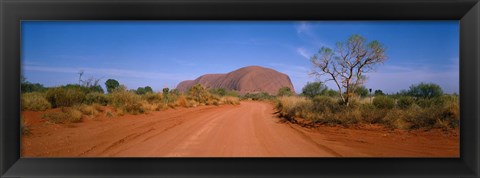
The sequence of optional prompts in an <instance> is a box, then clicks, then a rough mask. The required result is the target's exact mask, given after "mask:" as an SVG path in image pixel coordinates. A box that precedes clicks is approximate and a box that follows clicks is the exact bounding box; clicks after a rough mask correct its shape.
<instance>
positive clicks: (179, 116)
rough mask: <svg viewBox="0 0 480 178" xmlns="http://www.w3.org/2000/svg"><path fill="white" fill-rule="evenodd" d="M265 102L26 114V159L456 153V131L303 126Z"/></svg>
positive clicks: (23, 142) (442, 155)
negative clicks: (45, 116)
mask: <svg viewBox="0 0 480 178" xmlns="http://www.w3.org/2000/svg"><path fill="white" fill-rule="evenodd" d="M274 113H275V110H274V108H273V106H272V104H270V103H266V102H254V101H250V102H242V103H241V104H240V105H237V106H233V105H223V106H201V107H197V108H178V109H169V110H166V111H159V112H152V113H149V114H144V115H135V116H133V115H127V116H122V117H117V118H106V117H101V118H98V119H84V121H83V122H82V123H77V124H69V125H65V124H49V123H45V122H44V121H42V120H41V119H40V115H41V113H39V112H25V113H24V117H25V118H26V120H27V122H28V123H30V124H31V126H30V128H31V132H32V133H31V134H29V135H26V136H24V137H22V156H25V157H77V156H84V157H341V156H346V157H370V156H377V157H378V156H381V157H399V156H400V157H415V156H417V157H418V156H419V157H438V156H440V157H456V156H458V136H456V135H455V134H454V135H451V134H450V135H446V134H442V133H441V132H438V133H437V132H418V133H417V132H413V133H412V132H408V133H407V132H404V131H388V130H385V129H381V128H376V127H371V128H363V129H347V128H340V127H320V128H316V129H308V128H302V127H300V126H298V125H294V124H290V123H285V122H282V120H281V119H279V118H278V117H277V116H276V115H275V114H274Z"/></svg>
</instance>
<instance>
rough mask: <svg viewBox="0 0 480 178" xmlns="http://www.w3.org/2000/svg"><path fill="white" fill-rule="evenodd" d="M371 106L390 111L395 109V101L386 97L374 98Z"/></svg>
mask: <svg viewBox="0 0 480 178" xmlns="http://www.w3.org/2000/svg"><path fill="white" fill-rule="evenodd" d="M373 105H374V106H375V107H377V108H380V109H392V108H393V107H395V100H393V98H389V97H387V96H376V97H375V98H373Z"/></svg>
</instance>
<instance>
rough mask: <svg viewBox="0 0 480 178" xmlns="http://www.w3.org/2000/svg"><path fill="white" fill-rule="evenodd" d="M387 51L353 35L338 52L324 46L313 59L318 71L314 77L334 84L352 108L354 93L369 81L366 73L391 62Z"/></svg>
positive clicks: (374, 43) (341, 96)
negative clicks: (350, 102) (385, 62)
mask: <svg viewBox="0 0 480 178" xmlns="http://www.w3.org/2000/svg"><path fill="white" fill-rule="evenodd" d="M385 50H386V49H385V47H384V46H383V45H382V44H381V43H380V42H378V41H371V42H369V43H367V42H366V39H365V38H364V37H363V36H361V35H352V36H351V37H350V38H348V40H347V41H346V42H338V43H337V45H336V47H335V49H334V50H332V49H330V48H327V47H322V48H321V49H320V50H319V51H318V53H317V54H315V55H314V56H312V57H311V58H310V61H311V62H312V64H313V67H314V68H313V71H312V72H311V73H310V74H311V75H314V76H317V77H318V78H320V77H322V76H326V77H327V79H326V81H325V82H327V81H334V82H335V84H336V86H337V87H338V90H339V95H340V98H341V99H342V101H343V103H345V104H346V105H347V106H348V105H349V99H350V98H351V97H352V96H353V95H354V91H355V90H356V89H357V87H359V86H362V85H363V84H364V82H365V80H366V77H365V76H364V75H363V74H365V73H367V72H370V71H372V70H374V69H375V68H374V67H375V65H376V64H381V63H383V62H384V61H385V60H387V56H386V55H385Z"/></svg>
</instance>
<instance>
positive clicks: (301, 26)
mask: <svg viewBox="0 0 480 178" xmlns="http://www.w3.org/2000/svg"><path fill="white" fill-rule="evenodd" d="M295 28H296V29H297V33H298V34H301V33H304V32H307V31H310V29H311V26H310V24H309V23H308V22H306V21H301V22H299V23H298V24H297V25H296V26H295Z"/></svg>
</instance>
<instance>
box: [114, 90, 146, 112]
mask: <svg viewBox="0 0 480 178" xmlns="http://www.w3.org/2000/svg"><path fill="white" fill-rule="evenodd" d="M109 103H110V105H112V106H113V107H115V108H116V109H117V110H119V111H120V112H121V113H129V114H141V113H144V112H145V110H144V108H143V107H142V103H141V98H140V96H139V95H137V94H135V93H133V92H129V91H115V92H113V93H111V94H110V101H109Z"/></svg>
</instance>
